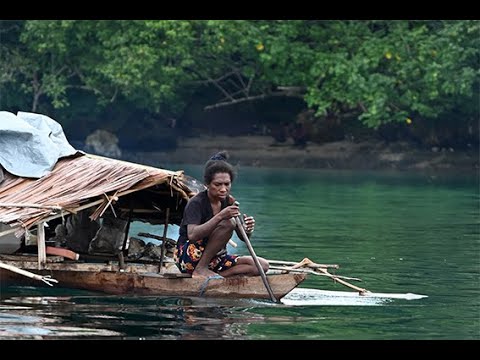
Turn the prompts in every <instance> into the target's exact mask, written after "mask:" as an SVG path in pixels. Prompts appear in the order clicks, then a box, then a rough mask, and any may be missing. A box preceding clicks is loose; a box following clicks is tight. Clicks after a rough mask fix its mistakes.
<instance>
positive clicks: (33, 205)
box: [0, 203, 63, 210]
mask: <svg viewBox="0 0 480 360" xmlns="http://www.w3.org/2000/svg"><path fill="white" fill-rule="evenodd" d="M0 207H16V208H36V209H50V210H62V209H63V208H62V207H61V206H58V205H38V204H16V203H0Z"/></svg>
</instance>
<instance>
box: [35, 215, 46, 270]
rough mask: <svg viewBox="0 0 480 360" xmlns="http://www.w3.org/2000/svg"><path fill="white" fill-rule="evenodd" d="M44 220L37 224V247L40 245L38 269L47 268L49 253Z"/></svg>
mask: <svg viewBox="0 0 480 360" xmlns="http://www.w3.org/2000/svg"><path fill="white" fill-rule="evenodd" d="M44 224H45V223H44V222H43V221H42V222H41V223H39V224H38V225H37V247H38V270H43V269H44V268H45V263H46V262H47V253H46V251H45V226H44Z"/></svg>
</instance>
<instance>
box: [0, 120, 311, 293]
mask: <svg viewBox="0 0 480 360" xmlns="http://www.w3.org/2000/svg"><path fill="white" fill-rule="evenodd" d="M27 114H28V113H27ZM0 115H1V114H0ZM29 115H31V114H29ZM8 116H10V115H8ZM49 121H53V120H51V119H50V120H49ZM1 122H2V121H0V123H1ZM4 124H5V122H3V125H4ZM55 124H56V123H55ZM57 125H58V124H57ZM1 130H2V128H1V126H0V133H1ZM7 130H8V129H7ZM10 133H11V132H10ZM72 149H73V148H72ZM1 160H2V157H1V156H0V165H4V166H3V167H2V166H0V175H1V176H0V282H2V283H4V282H9V281H14V282H16V283H31V282H32V281H33V282H37V284H42V283H38V280H40V281H42V282H43V283H46V284H48V285H55V286H63V287H70V288H78V289H86V290H93V291H101V292H105V293H110V294H136V295H159V296H160V295H165V296H212V297H229V298H235V297H239V298H269V297H270V296H269V293H268V292H267V290H266V287H265V286H264V283H262V279H261V278H260V277H232V278H222V279H215V278H212V279H207V280H206V279H198V278H191V277H189V276H186V275H185V274H181V273H180V272H179V271H178V269H177V266H176V265H175V264H174V262H173V259H172V258H171V257H169V256H168V255H169V251H170V250H171V247H172V245H171V244H172V243H173V242H174V241H173V240H171V239H168V238H167V229H168V226H170V225H172V224H175V225H179V224H180V222H181V219H182V215H183V209H184V207H185V205H186V203H187V201H188V199H189V198H190V197H192V196H193V195H195V194H196V193H197V192H198V191H199V190H201V189H203V188H204V187H203V184H201V183H199V182H198V181H196V180H195V179H193V178H191V177H189V176H187V175H186V174H184V172H183V171H170V170H165V169H159V168H155V167H151V166H145V165H140V164H135V163H130V162H125V161H120V160H115V159H110V158H105V157H101V156H95V155H89V154H85V153H80V152H76V151H75V152H74V153H73V154H71V155H68V156H63V157H60V158H59V159H58V161H57V160H56V161H55V163H54V165H53V166H52V168H51V169H50V171H48V172H47V173H46V174H45V175H43V176H41V177H38V178H35V177H26V176H18V175H14V174H13V173H11V172H9V171H8V169H6V167H7V166H6V165H5V164H7V165H10V163H11V162H9V161H6V162H4V163H2V162H1ZM7 160H8V159H7ZM132 221H141V222H147V223H150V224H155V225H160V226H163V228H162V230H163V235H155V234H146V236H147V237H150V238H155V239H156V240H157V241H160V242H161V245H159V246H158V247H157V249H156V250H157V252H156V256H155V257H153V258H152V257H150V258H147V257H143V256H139V255H138V251H137V253H134V251H133V250H132V249H133V248H134V246H133V245H135V244H136V245H138V243H139V242H138V239H135V238H134V237H132V236H130V235H129V229H130V224H131V223H132ZM107 240H108V241H107ZM135 241H136V242H135ZM102 242H103V243H102ZM105 244H107V251H105V246H104V247H103V248H102V246H101V245H105ZM94 245H95V246H94ZM108 247H110V248H108ZM137 250H138V247H137ZM141 252H142V253H145V247H144V248H143V250H141ZM305 277H306V273H287V274H285V273H283V274H271V275H269V276H268V280H269V283H270V285H271V288H272V290H273V293H274V294H275V297H276V298H277V299H280V298H282V297H283V296H285V295H286V294H287V293H289V292H290V291H291V290H292V289H294V288H295V287H296V286H297V285H298V284H300V283H301V282H302V281H303V280H304V279H305Z"/></svg>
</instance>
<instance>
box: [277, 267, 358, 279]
mask: <svg viewBox="0 0 480 360" xmlns="http://www.w3.org/2000/svg"><path fill="white" fill-rule="evenodd" d="M270 269H272V270H281V271H283V272H287V273H288V272H300V273H306V274H314V275H318V276H328V275H325V274H324V273H322V272H318V271H315V270H310V269H301V268H297V269H292V268H288V267H283V266H275V265H270ZM332 276H336V277H338V278H340V279H345V280H354V281H362V279H359V278H354V277H349V276H343V275H332Z"/></svg>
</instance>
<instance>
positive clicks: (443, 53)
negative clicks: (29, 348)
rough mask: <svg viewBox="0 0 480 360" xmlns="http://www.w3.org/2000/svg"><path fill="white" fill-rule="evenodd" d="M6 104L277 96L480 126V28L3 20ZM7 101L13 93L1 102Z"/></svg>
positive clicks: (146, 105)
mask: <svg viewBox="0 0 480 360" xmlns="http://www.w3.org/2000/svg"><path fill="white" fill-rule="evenodd" d="M0 59H1V62H0V105H2V107H5V106H6V107H7V108H8V107H10V108H16V107H18V108H21V107H23V106H25V104H26V103H29V104H30V106H31V110H33V111H37V110H38V109H39V108H40V107H41V106H44V107H46V108H56V109H60V108H67V107H68V106H69V104H70V103H71V102H72V96H78V94H79V91H80V92H88V93H89V94H91V95H93V96H94V97H95V98H96V100H97V102H96V104H95V106H99V107H105V106H112V104H115V103H116V102H118V101H119V100H121V99H128V102H129V103H130V104H132V105H133V106H135V107H138V108H139V109H148V111H149V112H151V113H154V114H162V115H164V116H181V114H182V112H183V111H184V109H185V106H186V105H187V104H188V103H189V102H190V101H191V98H192V95H193V94H195V93H198V92H199V91H205V90H206V89H215V91H216V92H217V94H218V97H217V98H216V99H212V103H211V104H210V106H209V107H208V108H217V107H221V106H227V105H232V104H237V103H240V102H247V101H258V100H259V99H264V98H267V97H273V96H294V97H301V98H303V99H304V101H305V103H306V106H307V107H308V108H310V109H313V110H314V111H315V113H316V114H317V116H319V117H322V116H325V115H330V116H336V117H339V118H341V117H342V116H344V115H345V114H348V115H349V116H352V114H353V115H354V116H356V117H357V118H358V120H359V121H360V122H361V123H362V124H363V125H365V126H367V127H370V128H378V127H380V126H382V125H383V124H387V123H392V122H407V123H412V122H413V123H415V122H419V121H424V120H428V121H435V119H440V118H445V117H449V116H450V115H451V114H453V113H456V112H457V113H458V112H459V111H461V112H462V113H463V114H465V116H466V117H469V118H472V117H473V118H477V117H478V98H479V75H480V74H479V66H478V65H479V61H480V23H479V22H477V21H469V20H462V21H453V20H448V21H443V20H442V21H440V20H438V21H434V20H428V21H418V20H415V21H410V20H409V21H391V20H388V21H381V20H375V21H374V20H369V21H353V20H332V21H325V20H268V21H263V20H224V21H221V20H188V21H187V20H105V21H91V20H51V21H50V20H49V21H46V20H42V21H35V20H28V21H1V22H0ZM2 94H8V95H3V96H2Z"/></svg>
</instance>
